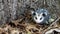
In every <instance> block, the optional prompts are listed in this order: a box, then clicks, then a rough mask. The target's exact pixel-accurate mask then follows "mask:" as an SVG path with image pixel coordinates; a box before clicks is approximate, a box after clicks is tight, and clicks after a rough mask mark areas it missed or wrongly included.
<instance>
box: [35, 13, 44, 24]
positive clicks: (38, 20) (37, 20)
mask: <svg viewBox="0 0 60 34" xmlns="http://www.w3.org/2000/svg"><path fill="white" fill-rule="evenodd" d="M42 14H43V13H41V14H40V15H39V16H38V13H36V16H34V20H35V21H36V23H41V22H42V21H43V20H44V17H43V16H42ZM35 17H37V19H35ZM41 17H42V19H41V20H40V18H41Z"/></svg>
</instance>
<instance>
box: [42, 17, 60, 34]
mask: <svg viewBox="0 0 60 34" xmlns="http://www.w3.org/2000/svg"><path fill="white" fill-rule="evenodd" d="M59 19H60V17H59V18H57V20H56V21H55V22H53V23H52V24H51V25H50V26H49V27H48V28H47V29H45V30H44V32H43V34H44V33H45V31H47V30H48V29H50V27H51V26H52V25H53V24H55V23H57V21H58V20H59Z"/></svg>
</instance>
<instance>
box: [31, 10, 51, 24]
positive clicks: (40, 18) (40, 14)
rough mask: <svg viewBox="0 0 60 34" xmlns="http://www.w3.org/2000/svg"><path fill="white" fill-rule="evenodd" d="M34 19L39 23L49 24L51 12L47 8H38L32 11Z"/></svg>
mask: <svg viewBox="0 0 60 34" xmlns="http://www.w3.org/2000/svg"><path fill="white" fill-rule="evenodd" d="M31 13H32V19H33V20H34V21H35V22H36V23H39V24H48V20H49V18H50V14H49V12H48V10H46V9H38V10H36V11H31Z"/></svg>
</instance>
